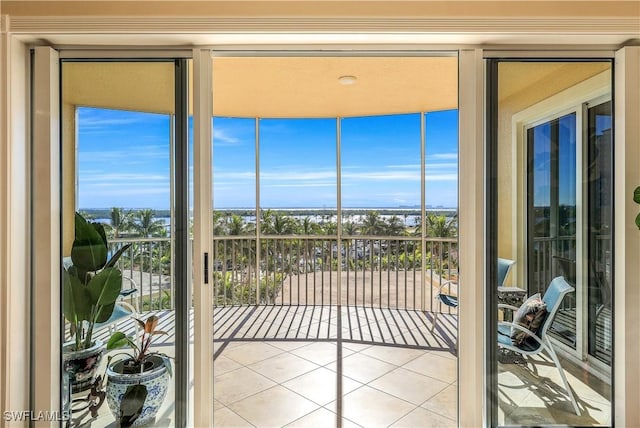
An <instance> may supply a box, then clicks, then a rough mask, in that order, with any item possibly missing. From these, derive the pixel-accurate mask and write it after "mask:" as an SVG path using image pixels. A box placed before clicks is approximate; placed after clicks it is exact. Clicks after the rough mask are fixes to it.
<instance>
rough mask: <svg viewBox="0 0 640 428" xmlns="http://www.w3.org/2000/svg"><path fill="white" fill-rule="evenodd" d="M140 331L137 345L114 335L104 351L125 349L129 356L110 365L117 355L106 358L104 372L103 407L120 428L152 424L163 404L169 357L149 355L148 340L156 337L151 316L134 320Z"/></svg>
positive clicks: (162, 332)
mask: <svg viewBox="0 0 640 428" xmlns="http://www.w3.org/2000/svg"><path fill="white" fill-rule="evenodd" d="M136 322H137V323H138V324H140V327H141V329H142V335H141V336H140V338H139V343H136V342H134V341H133V340H131V339H130V338H128V337H127V336H126V335H125V334H124V333H122V332H119V331H118V332H115V333H114V334H113V335H112V336H111V338H110V339H109V342H107V350H112V349H118V348H121V347H126V346H128V347H129V348H130V349H131V353H130V354H129V353H126V354H125V355H126V357H125V358H121V359H118V360H117V361H115V362H114V363H112V362H111V360H112V359H113V358H114V357H117V356H118V355H119V354H122V353H119V354H115V355H113V356H110V357H109V360H108V363H107V370H106V376H105V377H106V379H107V388H106V393H107V403H108V404H109V409H110V410H111V413H112V414H113V416H114V417H115V418H116V420H117V421H118V423H119V424H120V426H123V427H126V426H138V425H144V424H146V423H149V422H151V421H153V420H155V417H156V414H157V413H158V410H159V409H160V406H161V405H162V402H163V401H164V399H165V397H166V395H167V390H168V388H169V380H170V379H171V376H172V369H171V361H170V360H169V357H168V356H167V355H165V354H163V353H160V352H150V346H151V339H152V338H153V337H154V336H156V335H159V334H163V335H165V334H167V333H166V332H164V331H159V330H156V327H157V326H158V317H157V316H155V315H152V316H150V317H149V318H147V320H146V321H142V320H139V319H136Z"/></svg>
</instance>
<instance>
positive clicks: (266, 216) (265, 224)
mask: <svg viewBox="0 0 640 428" xmlns="http://www.w3.org/2000/svg"><path fill="white" fill-rule="evenodd" d="M273 217H274V213H273V211H271V209H267V210H264V211H261V212H260V231H261V232H262V233H264V234H267V235H270V234H272V233H273Z"/></svg>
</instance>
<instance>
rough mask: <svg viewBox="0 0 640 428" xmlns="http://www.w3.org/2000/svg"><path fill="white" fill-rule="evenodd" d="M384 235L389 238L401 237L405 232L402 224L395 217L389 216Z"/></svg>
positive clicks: (398, 218)
mask: <svg viewBox="0 0 640 428" xmlns="http://www.w3.org/2000/svg"><path fill="white" fill-rule="evenodd" d="M385 229H386V232H385V233H386V234H387V235H389V236H399V235H403V234H404V231H405V227H404V223H403V222H402V220H400V217H398V216H397V215H393V216H391V217H390V218H389V219H388V220H387V221H386V224H385Z"/></svg>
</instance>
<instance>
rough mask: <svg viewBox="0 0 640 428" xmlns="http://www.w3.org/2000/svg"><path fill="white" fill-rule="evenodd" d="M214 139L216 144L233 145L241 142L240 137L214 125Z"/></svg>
mask: <svg viewBox="0 0 640 428" xmlns="http://www.w3.org/2000/svg"><path fill="white" fill-rule="evenodd" d="M213 140H214V144H215V145H216V146H233V145H236V144H238V143H240V139H238V138H236V137H234V136H232V135H230V134H229V133H227V131H225V130H224V129H220V128H219V127H218V128H216V127H215V126H214V127H213Z"/></svg>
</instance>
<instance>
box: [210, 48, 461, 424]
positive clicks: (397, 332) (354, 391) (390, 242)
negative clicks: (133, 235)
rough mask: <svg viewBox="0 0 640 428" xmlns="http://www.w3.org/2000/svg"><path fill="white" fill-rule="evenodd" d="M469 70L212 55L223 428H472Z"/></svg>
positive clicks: (216, 328)
mask: <svg viewBox="0 0 640 428" xmlns="http://www.w3.org/2000/svg"><path fill="white" fill-rule="evenodd" d="M457 66H458V60H457V58H456V56H455V55H449V54H446V55H438V56H415V57H384V56H379V57H347V56H344V57H342V56H308V57H305V56H265V57H251V56H239V57H234V56H215V55H214V57H213V59H212V63H211V67H212V70H213V72H212V75H213V85H212V86H213V100H212V109H213V119H212V122H211V133H212V142H211V151H212V161H211V165H212V167H211V168H212V193H213V195H212V200H213V203H212V205H211V206H212V214H211V216H210V217H211V220H212V224H211V226H212V232H213V233H212V235H213V236H212V240H211V241H212V252H211V257H210V269H211V278H212V283H211V287H212V291H213V302H212V303H213V308H214V309H213V320H212V321H213V343H214V355H213V356H214V358H213V377H212V379H211V381H212V382H213V398H214V400H213V409H214V415H213V418H214V425H215V426H249V425H253V426H327V427H329V426H339V425H341V426H347V425H361V426H376V425H385V426H389V425H394V424H397V425H398V426H428V425H430V424H433V425H436V424H437V425H438V426H451V427H453V426H456V425H457V413H458V411H457V410H458V407H457V401H458V400H457V390H458V386H457V346H456V344H457V309H456V306H457V305H449V306H448V305H446V304H443V303H442V300H440V299H439V297H438V294H439V292H442V294H447V295H448V296H449V297H450V299H451V300H447V302H452V301H456V302H457V293H458V266H459V260H458V234H457V199H458V198H457V193H458V189H457V178H458V173H457V165H458V164H457V159H458V156H457V154H458V132H457V125H458V123H457V118H458V111H457V98H458V89H457ZM436 316H437V322H436ZM201 381H203V382H206V381H207V380H201Z"/></svg>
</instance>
